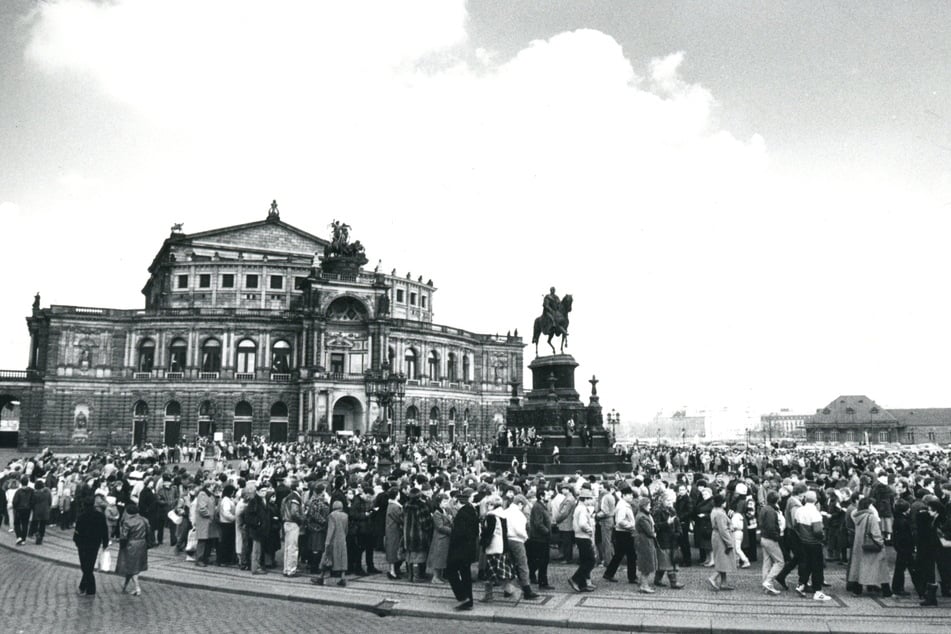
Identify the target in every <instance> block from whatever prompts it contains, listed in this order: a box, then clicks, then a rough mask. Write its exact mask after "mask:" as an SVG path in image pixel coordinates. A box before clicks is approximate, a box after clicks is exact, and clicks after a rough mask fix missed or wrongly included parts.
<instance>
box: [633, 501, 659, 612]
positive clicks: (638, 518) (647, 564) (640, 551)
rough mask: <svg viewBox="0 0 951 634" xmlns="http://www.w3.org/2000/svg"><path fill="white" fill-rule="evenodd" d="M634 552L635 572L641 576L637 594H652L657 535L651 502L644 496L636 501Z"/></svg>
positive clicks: (655, 565)
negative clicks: (635, 556) (635, 558)
mask: <svg viewBox="0 0 951 634" xmlns="http://www.w3.org/2000/svg"><path fill="white" fill-rule="evenodd" d="M634 550H635V551H636V552H637V571H638V572H639V573H640V575H641V585H640V588H638V592H642V593H644V594H654V589H653V588H652V587H651V579H652V578H653V577H654V573H655V572H656V571H657V533H656V532H655V530H654V517H653V516H652V515H651V500H650V498H649V497H646V496H645V497H641V498H638V499H637V514H636V515H635V516H634ZM661 574H662V575H663V573H661Z"/></svg>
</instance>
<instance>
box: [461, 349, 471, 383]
mask: <svg viewBox="0 0 951 634" xmlns="http://www.w3.org/2000/svg"><path fill="white" fill-rule="evenodd" d="M470 380H471V379H470V377H469V355H467V354H464V355H462V382H463V383H468V382H469V381H470Z"/></svg>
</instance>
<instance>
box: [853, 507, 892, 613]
mask: <svg viewBox="0 0 951 634" xmlns="http://www.w3.org/2000/svg"><path fill="white" fill-rule="evenodd" d="M852 521H854V522H855V537H854V541H853V542H852V561H851V562H850V563H849V574H848V578H847V581H848V587H849V589H850V590H851V592H852V593H853V594H855V595H860V594H862V586H866V587H867V588H868V589H869V590H873V589H876V590H877V589H881V591H882V596H884V597H890V596H892V590H891V586H890V585H889V584H888V578H889V570H888V562H887V561H886V560H885V540H884V537H883V536H882V529H881V523H880V522H879V520H878V513H877V512H876V511H875V505H874V504H873V503H872V499H871V498H862V499H861V500H859V504H858V508H856V509H855V511H854V512H853V513H852ZM866 533H867V534H868V538H866V537H865V535H866ZM865 544H876V545H877V546H878V547H879V550H878V551H875V550H866V549H865V548H863V545H865Z"/></svg>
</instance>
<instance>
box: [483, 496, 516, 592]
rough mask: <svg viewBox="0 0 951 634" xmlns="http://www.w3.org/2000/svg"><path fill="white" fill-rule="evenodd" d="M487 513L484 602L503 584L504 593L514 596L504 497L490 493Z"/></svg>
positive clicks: (485, 525)
mask: <svg viewBox="0 0 951 634" xmlns="http://www.w3.org/2000/svg"><path fill="white" fill-rule="evenodd" d="M485 507H486V515H485V518H484V519H483V522H482V529H481V534H480V538H479V539H480V541H479V543H480V545H481V546H482V549H483V550H484V551H485V563H486V582H485V596H484V597H483V598H482V602H483V603H491V602H492V601H493V599H494V594H493V589H494V587H495V586H503V588H504V590H503V592H504V595H505V596H506V597H510V596H512V594H513V592H514V589H513V588H512V583H511V582H512V578H513V571H512V561H511V558H510V556H509V552H508V521H507V519H506V517H505V513H504V510H503V509H502V498H501V497H499V496H498V495H495V494H493V495H489V496H488V497H487V498H486V499H485Z"/></svg>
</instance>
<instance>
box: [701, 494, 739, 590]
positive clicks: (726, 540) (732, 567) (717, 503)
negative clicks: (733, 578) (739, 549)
mask: <svg viewBox="0 0 951 634" xmlns="http://www.w3.org/2000/svg"><path fill="white" fill-rule="evenodd" d="M710 523H711V524H712V526H713V535H712V537H711V542H712V544H711V545H712V547H713V569H714V570H715V571H716V572H715V573H714V575H713V576H712V577H710V578H708V579H707V583H709V584H710V586H711V587H712V588H713V589H714V590H717V591H719V590H732V589H733V586H730V585H727V582H726V576H727V574H728V573H731V572H736V555H735V554H734V553H733V548H734V542H733V527H732V525H731V523H730V518H729V517H728V516H727V514H726V497H724V496H723V495H721V494H719V493H717V494H716V495H714V496H713V511H712V512H711V513H710Z"/></svg>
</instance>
